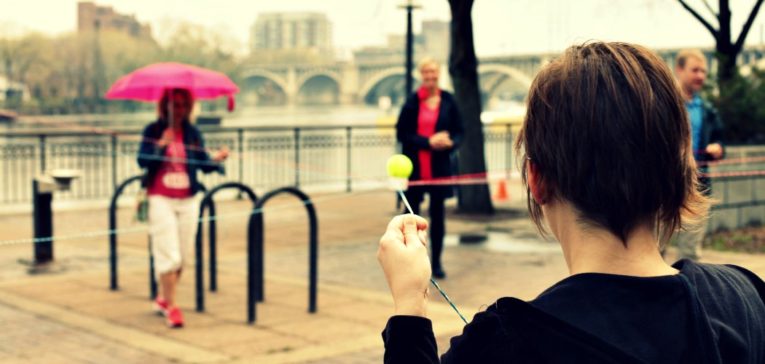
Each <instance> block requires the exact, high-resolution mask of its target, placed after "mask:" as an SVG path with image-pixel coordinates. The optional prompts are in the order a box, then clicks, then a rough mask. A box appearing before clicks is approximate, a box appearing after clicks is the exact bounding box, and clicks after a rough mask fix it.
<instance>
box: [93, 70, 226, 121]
mask: <svg viewBox="0 0 765 364" xmlns="http://www.w3.org/2000/svg"><path fill="white" fill-rule="evenodd" d="M173 88H182V89H187V90H190V91H191V93H192V94H193V95H194V97H195V98H197V99H214V98H217V97H220V96H228V109H229V111H231V110H233V109H234V97H233V96H234V94H236V93H237V92H239V87H237V86H236V84H234V82H232V81H231V79H229V78H228V77H227V76H226V75H224V74H223V73H220V72H216V71H212V70H208V69H205V68H201V67H197V66H192V65H188V64H183V63H175V62H167V63H155V64H152V65H148V66H146V67H143V68H139V69H137V70H135V71H133V72H130V73H128V74H127V75H125V76H122V77H121V78H120V79H119V80H117V82H115V83H114V84H113V85H112V87H111V88H109V91H107V92H106V96H105V97H106V98H107V99H110V100H137V101H158V100H159V99H160V98H161V97H162V94H163V93H164V92H165V90H167V89H173Z"/></svg>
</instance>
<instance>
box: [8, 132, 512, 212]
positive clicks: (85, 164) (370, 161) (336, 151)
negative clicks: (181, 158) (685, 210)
mask: <svg viewBox="0 0 765 364" xmlns="http://www.w3.org/2000/svg"><path fill="white" fill-rule="evenodd" d="M511 127H512V125H511V124H494V125H491V126H486V127H485V128H484V135H485V139H486V143H485V148H486V159H487V168H488V169H489V170H493V171H505V170H509V169H512V168H513V166H514V159H513V154H512V153H511V151H512V143H513V134H512V131H511ZM202 132H203V135H204V136H205V142H206V147H207V148H209V149H216V148H219V147H221V146H224V145H225V146H228V147H229V149H230V150H231V151H232V154H231V157H230V158H229V159H228V160H227V161H226V162H225V167H226V171H227V174H226V175H225V176H221V175H218V174H210V175H205V176H203V177H202V178H201V181H202V182H203V183H204V184H205V185H208V186H214V185H218V184H220V183H223V182H239V183H244V184H247V185H249V186H253V187H254V188H255V189H257V190H260V191H264V190H270V189H273V188H276V187H282V186H295V187H300V188H302V189H305V190H307V191H352V190H358V189H368V188H369V187H370V186H377V185H379V183H377V184H375V183H374V181H378V182H379V181H383V180H384V179H385V178H386V174H385V173H386V172H385V161H386V160H387V158H388V157H389V156H390V155H391V154H393V153H395V150H396V136H395V128H394V127H393V126H376V125H358V126H301V127H242V128H231V127H221V128H214V129H207V128H202ZM140 137H141V135H140V132H138V131H135V130H132V131H116V133H115V135H98V134H88V133H83V132H61V131H57V132H32V133H28V132H9V133H7V134H5V135H4V138H2V139H0V174H2V178H0V205H2V204H25V203H29V202H30V201H31V197H32V191H31V180H32V178H33V177H34V176H36V175H38V174H40V173H42V172H43V171H45V170H50V169H55V168H72V169H78V170H80V171H81V172H82V175H81V176H80V178H79V179H78V180H77V181H75V183H73V185H72V189H71V191H68V192H65V193H61V194H59V195H57V197H56V198H57V199H58V200H67V201H80V200H103V201H108V199H109V197H110V196H111V194H112V192H113V191H114V188H115V187H116V185H117V183H118V182H119V181H122V180H124V179H125V178H127V177H130V176H134V175H136V174H140V173H141V171H140V169H139V168H138V165H137V163H136V156H137V153H138V147H139V140H140ZM136 188H137V187H135V186H134V187H131V188H129V189H128V190H126V191H125V193H127V194H130V193H131V192H133V193H134V192H136Z"/></svg>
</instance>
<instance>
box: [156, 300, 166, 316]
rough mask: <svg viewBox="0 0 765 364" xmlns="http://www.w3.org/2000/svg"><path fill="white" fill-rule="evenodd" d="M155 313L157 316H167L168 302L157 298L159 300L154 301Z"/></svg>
mask: <svg viewBox="0 0 765 364" xmlns="http://www.w3.org/2000/svg"><path fill="white" fill-rule="evenodd" d="M154 311H155V312H156V313H157V315H161V316H165V315H166V312H165V311H167V301H165V300H164V299H163V298H159V297H157V299H156V300H154Z"/></svg>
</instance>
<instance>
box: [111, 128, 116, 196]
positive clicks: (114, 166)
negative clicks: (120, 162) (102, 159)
mask: <svg viewBox="0 0 765 364" xmlns="http://www.w3.org/2000/svg"><path fill="white" fill-rule="evenodd" d="M111 139H112V187H113V188H117V136H116V135H112V138H111Z"/></svg>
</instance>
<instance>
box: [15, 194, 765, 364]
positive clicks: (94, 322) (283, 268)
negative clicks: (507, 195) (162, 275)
mask: <svg viewBox="0 0 765 364" xmlns="http://www.w3.org/2000/svg"><path fill="white" fill-rule="evenodd" d="M511 187H512V188H511V196H513V197H515V199H513V200H511V201H510V202H503V203H500V204H499V206H500V208H501V209H500V211H499V213H498V214H497V215H496V216H494V217H491V218H474V219H471V218H468V217H466V216H459V215H455V214H453V213H449V216H448V222H447V230H448V231H449V233H450V236H449V237H448V239H447V247H446V249H445V252H444V265H445V268H446V270H447V274H448V279H446V280H444V281H443V282H442V283H441V286H442V288H444V290H445V291H446V292H447V293H448V294H449V295H450V297H451V298H452V299H453V301H454V302H455V303H456V304H457V305H458V307H459V309H460V310H461V311H462V313H463V314H464V315H465V316H466V317H472V315H473V314H475V313H476V312H478V311H479V310H482V309H483V308H484V307H485V306H486V305H488V304H490V303H492V302H493V301H494V300H495V299H496V298H497V297H499V296H506V295H514V296H517V297H520V298H524V299H529V298H533V297H534V296H536V295H537V294H539V293H540V292H541V291H542V290H543V289H544V288H546V287H547V286H549V285H551V284H553V283H555V282H556V281H558V280H560V279H562V278H563V277H565V276H566V268H565V263H564V261H563V258H562V255H561V253H560V252H559V250H558V248H557V245H556V244H555V243H551V242H545V241H542V240H541V239H540V238H538V236H537V234H536V231H535V229H534V227H533V225H532V224H531V223H530V222H529V221H528V219H527V218H526V216H525V212H523V205H524V202H523V200H522V199H519V198H518V196H520V191H519V187H518V186H517V185H516V186H511ZM315 200H316V208H317V211H318V214H319V223H320V231H319V234H320V246H321V247H320V253H319V296H318V312H317V313H316V314H309V313H308V312H307V303H308V298H307V260H308V256H307V249H306V246H307V229H306V226H305V225H307V224H306V223H305V222H304V221H305V212H304V210H303V208H302V206H301V205H300V203H299V202H297V201H293V200H292V199H291V198H289V197H285V198H277V199H276V200H274V201H272V202H269V204H268V205H267V207H266V210H265V218H266V258H265V260H266V261H265V264H266V267H265V272H266V282H265V283H266V287H265V295H266V299H265V302H263V303H261V304H259V305H258V306H257V313H258V320H257V322H256V324H255V325H252V326H250V325H247V324H246V315H245V302H246V299H245V287H246V286H245V283H246V276H245V267H246V255H245V224H246V213H247V211H248V210H249V209H250V208H251V207H250V206H248V205H247V203H245V202H241V201H232V202H225V203H221V204H220V206H219V213H220V215H221V216H223V217H222V218H221V220H220V221H219V224H218V233H219V234H218V235H219V237H218V241H219V251H218V257H219V258H218V259H219V263H218V264H219V271H218V275H219V277H218V278H219V291H218V292H217V293H209V292H208V293H207V294H206V308H207V310H206V311H205V312H202V313H197V312H194V299H193V298H194V292H193V287H194V286H193V284H194V282H193V281H194V280H193V275H192V274H191V273H192V272H189V274H188V275H187V276H185V277H184V278H185V279H184V280H183V281H182V285H181V287H180V292H179V296H180V297H179V301H180V305H181V307H182V308H183V309H184V312H185V314H186V316H187V327H186V328H184V329H182V330H172V329H168V328H166V327H165V326H164V324H163V321H162V319H161V318H160V317H158V316H156V315H155V314H154V313H152V312H151V310H150V301H149V300H148V282H147V277H148V266H147V253H146V235H145V232H142V231H140V229H141V225H137V224H135V223H133V222H131V221H130V217H129V216H128V215H129V213H130V212H129V211H128V209H125V210H124V211H121V213H122V214H123V215H124V216H120V227H121V228H129V229H133V230H138V231H137V232H129V233H125V234H123V235H120V243H119V244H120V251H119V256H120V267H119V269H120V271H119V278H120V290H118V291H110V290H109V289H108V283H109V282H108V265H107V256H108V251H107V237H106V236H105V235H101V236H91V237H80V238H75V237H74V236H76V235H82V234H86V235H88V234H90V233H94V232H97V231H99V230H103V229H105V227H106V211H105V209H91V210H88V211H63V212H57V213H56V216H55V222H56V226H55V230H54V231H55V235H56V236H61V237H67V236H69V237H72V238H71V239H62V240H60V241H57V242H56V264H55V265H54V266H53V267H52V268H51V270H50V272H48V273H40V274H29V273H27V268H28V267H27V266H26V265H25V264H24V262H23V261H24V259H29V258H30V257H31V255H32V246H31V245H29V244H12V245H0V251H1V252H0V328H1V329H3V330H4V331H5V332H12V333H13V334H12V335H2V336H0V362H9V363H10V362H13V363H17V362H22V363H24V362H29V363H32V362H62V363H91V362H92V363H105V362H119V363H133V362H135V363H146V362H152V363H164V362H176V363H177V362H181V363H186V362H189V363H223V362H242V363H244V362H257V363H378V362H380V361H381V358H382V341H381V339H380V331H381V330H382V328H383V326H384V325H385V321H386V319H387V317H388V316H389V315H390V314H391V311H392V305H391V299H390V297H389V295H388V289H387V285H386V283H385V280H384V277H383V275H382V272H381V270H380V269H379V267H378V265H377V261H376V258H375V252H376V244H377V240H378V239H379V236H380V234H381V233H382V231H383V229H384V227H385V225H386V224H387V222H388V220H389V219H390V218H391V217H392V216H393V215H394V214H395V212H394V204H395V199H394V197H393V195H392V194H391V193H390V192H385V191H377V192H359V193H351V194H337V195H323V196H317V197H316V199H315ZM30 220H31V219H30V217H29V215H26V214H25V215H5V216H0V232H2V233H0V240H8V239H24V238H28V237H30V236H31V235H32V234H31V230H32V229H31V221H30ZM471 234H489V235H490V239H489V241H488V242H486V243H483V244H466V243H462V244H460V243H459V242H458V240H459V239H458V236H459V235H471ZM90 235H95V234H90ZM205 255H206V256H208V253H207V252H206V253H205ZM705 260H706V261H710V262H723V261H725V262H731V263H735V264H740V265H743V266H745V267H748V268H749V269H752V270H754V271H755V272H757V273H758V274H760V275H761V276H765V256H751V255H740V254H724V253H708V254H707V255H706V256H705ZM487 276H490V277H503V278H502V279H496V280H488V279H485V277H487ZM205 279H208V278H207V276H205ZM431 300H432V302H433V304H432V305H431V307H430V310H429V313H430V315H431V317H432V319H433V321H434V327H435V329H436V335H437V337H438V340H439V347H440V349H441V350H444V349H445V348H447V347H448V338H449V337H451V336H453V335H455V334H458V333H459V332H461V329H462V326H463V325H462V322H461V321H460V319H459V318H458V316H457V315H456V314H455V313H454V312H453V311H452V309H451V308H450V307H449V306H448V305H447V304H446V303H445V302H444V300H443V299H442V298H441V297H440V296H439V295H438V294H437V293H435V292H434V293H433V294H432V295H431Z"/></svg>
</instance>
